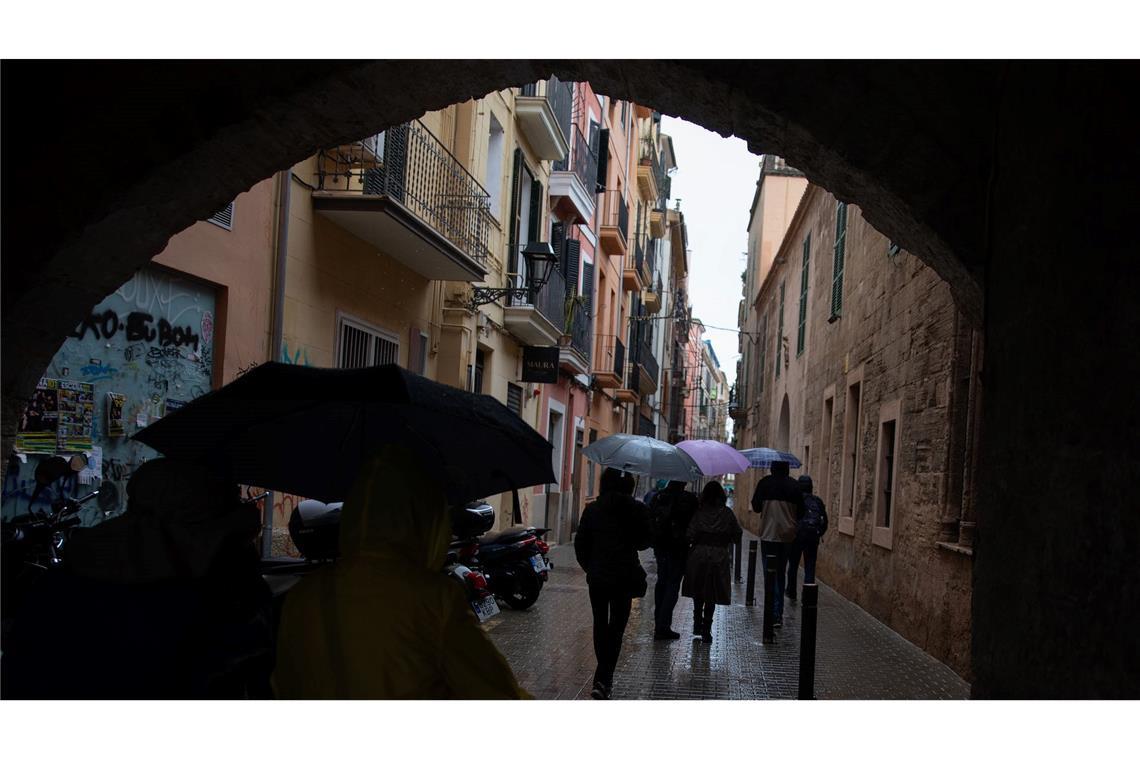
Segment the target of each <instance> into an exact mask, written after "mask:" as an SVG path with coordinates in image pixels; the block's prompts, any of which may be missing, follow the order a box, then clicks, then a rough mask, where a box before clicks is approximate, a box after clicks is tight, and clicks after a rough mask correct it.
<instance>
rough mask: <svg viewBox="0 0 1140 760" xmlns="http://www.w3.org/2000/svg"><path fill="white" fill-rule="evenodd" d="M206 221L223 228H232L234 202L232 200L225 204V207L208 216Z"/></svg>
mask: <svg viewBox="0 0 1140 760" xmlns="http://www.w3.org/2000/svg"><path fill="white" fill-rule="evenodd" d="M206 221H207V222H210V223H212V224H216V225H218V226H219V227H221V228H222V229H225V230H232V229H233V228H234V202H233V201H230V202H229V203H227V204H226V205H225V208H223V209H221V210H219V211H215V212H214V213H213V214H212V215H211V216H209V217H207V218H206Z"/></svg>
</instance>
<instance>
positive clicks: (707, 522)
mask: <svg viewBox="0 0 1140 760" xmlns="http://www.w3.org/2000/svg"><path fill="white" fill-rule="evenodd" d="M726 501H727V500H726V497H725V494H724V488H722V487H721V485H720V483H717V482H716V481H715V480H714V481H712V482H711V483H709V484H708V485H707V486H705V489H704V490H703V491H702V492H701V506H700V509H698V510H697V513H696V514H695V515H693V519H692V520H690V521H689V530H688V538H689V544H690V549H689V561H688V563H687V565H686V567H685V581H684V584H683V585H682V587H681V593H682V594H683V595H685V596H687V597H689V598H690V599H692V600H693V635H694V636H700V637H701V640H702V641H705V642H711V641H712V619H713V607H714V605H717V604H729V603H730V602H731V601H732V580H731V578H730V577H729V576H730V573H731V567H732V542H733V541H739V540H740V534H741V530H740V523H739V522H737V520H736V515H735V514H733V512H732V510H731V509H728V507H727V506H726Z"/></svg>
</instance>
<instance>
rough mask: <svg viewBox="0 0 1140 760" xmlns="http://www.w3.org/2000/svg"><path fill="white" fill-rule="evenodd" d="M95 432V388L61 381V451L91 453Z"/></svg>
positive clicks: (71, 381)
mask: <svg viewBox="0 0 1140 760" xmlns="http://www.w3.org/2000/svg"><path fill="white" fill-rule="evenodd" d="M94 430H95V386H94V385H92V384H91V383H77V382H75V381H73V380H60V381H59V426H58V432H59V450H60V451H90V450H91V446H92V443H93V441H92V434H93V432H94Z"/></svg>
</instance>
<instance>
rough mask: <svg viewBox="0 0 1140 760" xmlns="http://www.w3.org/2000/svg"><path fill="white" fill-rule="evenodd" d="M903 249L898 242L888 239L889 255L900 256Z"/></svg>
mask: <svg viewBox="0 0 1140 760" xmlns="http://www.w3.org/2000/svg"><path fill="white" fill-rule="evenodd" d="M901 250H902V249H901V248H900V247H899V244H898V243H896V242H895V241H893V240H890V241H888V244H887V255H888V256H891V257H894V256H898V255H899V251H901Z"/></svg>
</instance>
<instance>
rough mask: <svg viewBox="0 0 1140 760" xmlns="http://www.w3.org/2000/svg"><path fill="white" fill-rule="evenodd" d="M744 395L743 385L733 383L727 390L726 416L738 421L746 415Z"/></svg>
mask: <svg viewBox="0 0 1140 760" xmlns="http://www.w3.org/2000/svg"><path fill="white" fill-rule="evenodd" d="M745 396H746V393H745V389H744V386H742V385H737V384H736V383H733V385H732V388H731V389H730V390H729V392H728V416H729V417H731V418H732V419H733V420H735V421H736V422H738V423H739V422H741V421H742V420H744V419H745V418H746V417H747V416H748V410H747V408H746V402H745Z"/></svg>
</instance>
